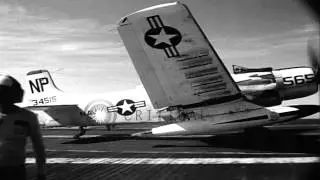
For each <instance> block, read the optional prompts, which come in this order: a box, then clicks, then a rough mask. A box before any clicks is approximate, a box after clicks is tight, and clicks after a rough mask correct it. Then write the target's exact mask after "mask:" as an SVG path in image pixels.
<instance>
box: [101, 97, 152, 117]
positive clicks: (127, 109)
mask: <svg viewBox="0 0 320 180" xmlns="http://www.w3.org/2000/svg"><path fill="white" fill-rule="evenodd" d="M145 106H146V103H145V101H138V102H134V101H132V100H130V99H123V100H120V101H119V102H118V103H117V104H116V105H115V106H110V107H108V108H107V111H108V112H117V113H118V114H120V115H122V116H130V115H132V114H133V113H134V112H136V110H137V108H140V107H145Z"/></svg>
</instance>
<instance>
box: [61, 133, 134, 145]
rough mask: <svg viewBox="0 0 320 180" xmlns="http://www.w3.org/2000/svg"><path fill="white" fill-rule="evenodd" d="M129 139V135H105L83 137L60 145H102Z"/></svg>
mask: <svg viewBox="0 0 320 180" xmlns="http://www.w3.org/2000/svg"><path fill="white" fill-rule="evenodd" d="M127 139H131V136H130V134H116V135H112V134H107V135H101V136H97V137H83V138H79V139H74V140H71V141H67V142H63V143H62V144H93V143H103V142H112V141H120V140H127Z"/></svg>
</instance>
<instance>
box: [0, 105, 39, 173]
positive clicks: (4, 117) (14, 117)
mask: <svg viewBox="0 0 320 180" xmlns="http://www.w3.org/2000/svg"><path fill="white" fill-rule="evenodd" d="M34 123H37V118H36V115H35V114H34V113H32V112H30V111H27V110H24V109H20V108H17V109H16V110H15V112H12V113H9V114H5V113H1V112H0V167H4V166H6V167H8V166H19V165H23V164H24V162H25V146H26V142H27V137H28V136H30V132H31V128H32V127H35V126H34Z"/></svg>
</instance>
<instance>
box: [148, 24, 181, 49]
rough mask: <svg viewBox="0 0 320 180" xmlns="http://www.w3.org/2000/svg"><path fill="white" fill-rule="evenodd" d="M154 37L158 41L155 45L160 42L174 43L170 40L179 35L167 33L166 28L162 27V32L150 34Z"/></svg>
mask: <svg viewBox="0 0 320 180" xmlns="http://www.w3.org/2000/svg"><path fill="white" fill-rule="evenodd" d="M149 36H151V37H152V38H154V39H156V42H155V43H154V46H156V45H158V44H160V43H166V44H168V45H172V44H171V42H170V39H171V38H173V37H175V36H177V34H166V32H165V31H164V29H163V28H162V29H161V31H160V33H159V34H157V35H149Z"/></svg>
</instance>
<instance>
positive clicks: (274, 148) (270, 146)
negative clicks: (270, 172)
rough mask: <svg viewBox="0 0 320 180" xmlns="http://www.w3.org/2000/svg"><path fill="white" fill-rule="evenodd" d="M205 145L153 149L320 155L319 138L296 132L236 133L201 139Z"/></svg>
mask: <svg viewBox="0 0 320 180" xmlns="http://www.w3.org/2000/svg"><path fill="white" fill-rule="evenodd" d="M200 141H202V142H205V143H206V144H205V145H192V146H186V145H174V144H172V145H168V144H167V145H156V146H154V148H172V147H192V148H197V147H199V148H200V147H214V148H232V149H243V150H260V151H266V152H278V153H308V154H320V136H302V135H297V134H296V132H281V131H279V132H271V133H268V134H264V135H263V134H261V133H260V134H258V135H246V134H244V133H236V134H229V135H218V136H214V137H210V138H203V139H200Z"/></svg>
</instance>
